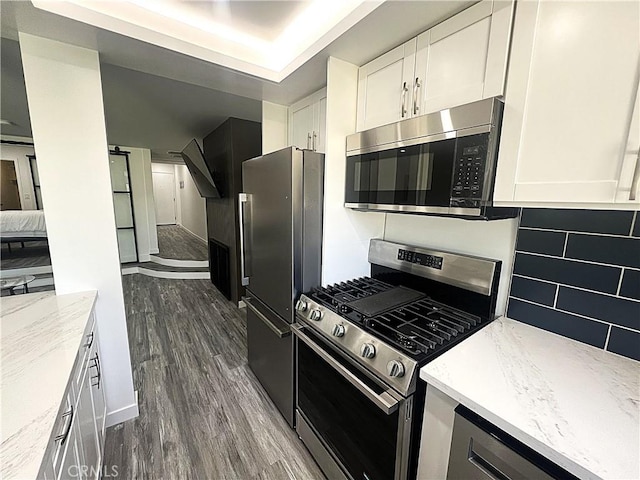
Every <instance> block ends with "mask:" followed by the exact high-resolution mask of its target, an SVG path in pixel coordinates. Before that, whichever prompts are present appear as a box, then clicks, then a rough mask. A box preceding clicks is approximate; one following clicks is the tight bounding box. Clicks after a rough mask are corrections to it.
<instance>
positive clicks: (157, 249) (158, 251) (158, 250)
mask: <svg viewBox="0 0 640 480" xmlns="http://www.w3.org/2000/svg"><path fill="white" fill-rule="evenodd" d="M149 253H150V254H151V255H158V254H159V253H160V249H159V248H150V249H149Z"/></svg>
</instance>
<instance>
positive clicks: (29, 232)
mask: <svg viewBox="0 0 640 480" xmlns="http://www.w3.org/2000/svg"><path fill="white" fill-rule="evenodd" d="M46 236H47V226H46V224H45V221H44V212H43V211H42V210H3V211H0V237H2V238H11V237H16V238H18V237H22V238H28V237H34V238H42V237H46Z"/></svg>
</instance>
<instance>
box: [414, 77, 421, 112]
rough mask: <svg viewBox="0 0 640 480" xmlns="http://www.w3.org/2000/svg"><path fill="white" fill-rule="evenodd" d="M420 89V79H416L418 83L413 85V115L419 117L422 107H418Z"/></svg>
mask: <svg viewBox="0 0 640 480" xmlns="http://www.w3.org/2000/svg"><path fill="white" fill-rule="evenodd" d="M419 88H420V78H418V77H416V83H414V84H413V114H414V115H417V114H418V110H420V107H419V106H418V89H419Z"/></svg>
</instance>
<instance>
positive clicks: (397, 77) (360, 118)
mask: <svg viewBox="0 0 640 480" xmlns="http://www.w3.org/2000/svg"><path fill="white" fill-rule="evenodd" d="M415 56H416V39H415V38H414V39H412V40H410V41H409V42H407V43H405V44H404V45H400V46H399V47H396V48H394V49H393V50H391V51H389V52H387V53H385V54H384V55H382V56H380V57H378V58H376V59H375V60H373V61H371V62H369V63H368V64H366V65H364V66H363V67H361V68H360V69H359V70H358V114H357V122H358V125H357V128H358V131H361V130H367V129H369V128H373V127H377V126H379V125H385V124H387V123H392V122H395V121H398V120H401V119H403V118H409V117H410V115H411V114H410V112H409V109H410V108H411V106H410V103H411V101H412V99H413V96H412V95H413V93H412V89H413V71H414V64H415Z"/></svg>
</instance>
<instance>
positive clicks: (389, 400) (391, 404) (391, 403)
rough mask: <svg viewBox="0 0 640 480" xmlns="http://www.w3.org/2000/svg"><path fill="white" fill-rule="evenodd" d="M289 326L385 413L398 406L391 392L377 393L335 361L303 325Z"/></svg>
mask: <svg viewBox="0 0 640 480" xmlns="http://www.w3.org/2000/svg"><path fill="white" fill-rule="evenodd" d="M291 328H292V329H293V333H294V334H295V335H296V337H298V339H300V340H301V341H302V342H304V343H305V344H306V345H307V346H308V347H309V348H311V350H313V351H314V352H316V353H317V354H318V355H319V356H320V357H321V358H322V359H323V360H325V361H326V362H327V363H328V364H329V365H331V367H332V368H333V369H334V370H335V371H337V372H338V373H339V374H340V375H342V376H343V377H344V379H345V380H347V381H348V382H349V383H350V384H351V385H353V386H354V387H356V388H357V389H358V390H359V391H360V392H361V393H363V394H364V395H365V396H366V397H367V398H368V399H369V400H371V401H372V402H373V403H374V404H375V405H376V406H377V407H378V408H379V409H380V410H382V411H383V412H384V413H386V414H387V415H390V414H392V413H393V412H395V411H396V410H397V409H398V407H399V406H400V402H401V401H402V400H401V399H398V398H396V397H395V396H394V395H393V392H391V391H389V390H387V391H386V392H382V393H381V394H378V393H376V392H374V391H373V390H372V389H371V388H370V387H369V386H368V385H367V384H365V383H364V382H363V381H362V380H360V379H359V378H358V377H357V376H355V375H354V374H353V373H351V372H350V371H349V369H348V368H346V367H345V366H344V365H342V364H341V363H340V362H338V361H336V360H335V359H334V358H333V357H332V356H331V355H330V354H328V353H327V352H326V351H325V350H324V349H323V348H322V347H320V346H318V344H317V343H316V342H314V341H313V340H312V339H311V338H310V337H309V336H307V335H306V334H305V333H304V332H303V328H304V327H303V326H302V325H299V324H297V323H294V324H293V325H292V326H291Z"/></svg>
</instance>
